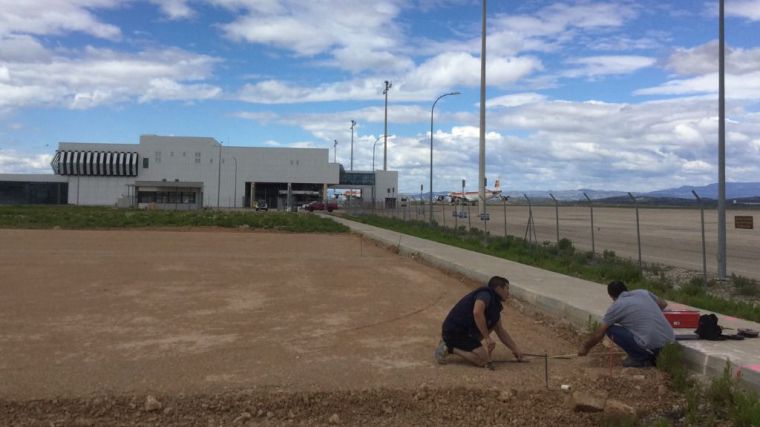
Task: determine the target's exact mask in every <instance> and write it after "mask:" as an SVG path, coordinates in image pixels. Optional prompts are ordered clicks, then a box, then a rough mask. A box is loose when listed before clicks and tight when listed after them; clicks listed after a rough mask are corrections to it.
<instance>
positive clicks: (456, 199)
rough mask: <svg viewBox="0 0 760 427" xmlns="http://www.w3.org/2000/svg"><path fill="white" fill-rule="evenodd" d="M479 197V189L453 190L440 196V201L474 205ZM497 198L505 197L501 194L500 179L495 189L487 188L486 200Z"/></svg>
mask: <svg viewBox="0 0 760 427" xmlns="http://www.w3.org/2000/svg"><path fill="white" fill-rule="evenodd" d="M479 198H480V192H479V191H466V192H464V193H463V192H461V191H453V192H451V193H449V194H448V195H446V196H439V197H438V201H449V203H451V204H452V205H455V204H460V203H465V204H471V205H474V204H476V203H478V200H479ZM496 198H499V199H502V200H503V199H504V196H502V195H501V183H500V180H499V179H497V180H496V185H495V186H494V189H493V190H489V189H488V188H486V201H488V200H491V199H496Z"/></svg>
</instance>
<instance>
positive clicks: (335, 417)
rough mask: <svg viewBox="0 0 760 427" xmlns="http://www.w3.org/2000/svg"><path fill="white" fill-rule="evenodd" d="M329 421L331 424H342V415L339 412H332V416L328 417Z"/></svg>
mask: <svg viewBox="0 0 760 427" xmlns="http://www.w3.org/2000/svg"><path fill="white" fill-rule="evenodd" d="M327 422H329V423H330V424H340V417H339V416H338V414H332V415H330V418H328V419H327Z"/></svg>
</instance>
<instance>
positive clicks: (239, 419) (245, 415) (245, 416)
mask: <svg viewBox="0 0 760 427" xmlns="http://www.w3.org/2000/svg"><path fill="white" fill-rule="evenodd" d="M251 417H252V415H251V414H250V413H248V412H243V413H242V414H240V416H239V417H237V418H235V420H233V421H232V423H233V424H242V423H244V422H246V421H248V420H250V419H251Z"/></svg>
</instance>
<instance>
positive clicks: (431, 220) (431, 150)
mask: <svg viewBox="0 0 760 427" xmlns="http://www.w3.org/2000/svg"><path fill="white" fill-rule="evenodd" d="M449 95H460V93H459V92H450V93H444V94H443V95H441V96H439V97H438V98H437V99H436V100H435V102H433V107H432V108H430V198H429V201H430V222H431V223H432V222H433V111H434V110H435V104H437V103H438V101H440V100H441V98H443V97H444V96H449Z"/></svg>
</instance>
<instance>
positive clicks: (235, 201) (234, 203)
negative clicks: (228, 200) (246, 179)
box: [232, 157, 237, 208]
mask: <svg viewBox="0 0 760 427" xmlns="http://www.w3.org/2000/svg"><path fill="white" fill-rule="evenodd" d="M232 160H234V161H235V191H234V198H233V199H232V207H233V208H237V157H233V158H232Z"/></svg>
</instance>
